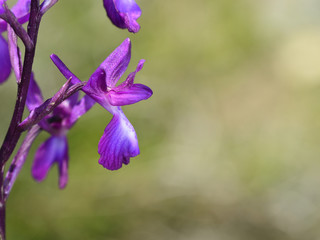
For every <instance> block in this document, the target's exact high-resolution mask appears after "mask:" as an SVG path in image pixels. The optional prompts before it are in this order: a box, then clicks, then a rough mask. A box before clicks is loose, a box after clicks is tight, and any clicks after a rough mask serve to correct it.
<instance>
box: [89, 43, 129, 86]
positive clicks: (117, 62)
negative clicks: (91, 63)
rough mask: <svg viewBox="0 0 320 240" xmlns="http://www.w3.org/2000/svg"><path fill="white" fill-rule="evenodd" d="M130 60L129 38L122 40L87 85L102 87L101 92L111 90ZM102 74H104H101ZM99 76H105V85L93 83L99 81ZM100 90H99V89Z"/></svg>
mask: <svg viewBox="0 0 320 240" xmlns="http://www.w3.org/2000/svg"><path fill="white" fill-rule="evenodd" d="M130 58H131V41H130V39H129V38H127V39H126V40H124V41H123V42H122V43H121V45H120V46H119V47H117V48H116V49H115V50H114V51H113V52H112V53H111V54H110V55H109V56H108V57H107V58H106V59H105V60H104V61H103V62H102V63H101V65H100V66H99V67H98V69H97V70H96V71H95V72H94V74H93V75H92V77H90V79H89V81H88V85H92V86H97V87H104V88H105V89H102V90H103V91H107V88H106V87H108V88H113V87H114V86H115V85H116V84H117V82H118V80H119V79H120V77H121V76H122V75H123V73H124V72H125V71H126V69H127V67H128V65H129V62H130ZM103 72H104V73H103ZM99 74H105V85H106V86H101V84H99V85H98V84H97V83H94V82H96V81H100V78H99V77H97V76H98V75H99ZM99 90H100V89H99Z"/></svg>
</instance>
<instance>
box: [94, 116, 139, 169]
mask: <svg viewBox="0 0 320 240" xmlns="http://www.w3.org/2000/svg"><path fill="white" fill-rule="evenodd" d="M98 153H99V154H100V159H99V163H100V164H101V165H102V166H103V167H105V168H107V169H109V170H117V169H119V168H121V167H122V164H128V163H129V162H130V157H135V156H137V155H138V154H139V153H140V150H139V145H138V139H137V135H136V132H135V130H134V128H133V127H132V125H131V123H130V122H129V120H128V119H127V118H126V116H125V115H124V114H123V113H122V112H118V114H116V115H114V116H113V118H112V120H111V122H110V123H109V124H108V125H107V127H106V128H105V130H104V134H103V136H102V137H101V139H100V142H99V146H98Z"/></svg>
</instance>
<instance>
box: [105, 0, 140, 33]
mask: <svg viewBox="0 0 320 240" xmlns="http://www.w3.org/2000/svg"><path fill="white" fill-rule="evenodd" d="M103 5H104V8H105V9H106V12H107V15H108V17H109V18H110V20H111V22H112V23H113V24H114V25H115V26H117V27H119V28H127V29H128V31H129V32H133V33H136V32H138V31H139V30H140V25H139V24H138V23H137V19H138V18H139V17H140V16H141V9H140V7H139V6H138V4H136V2H135V1H134V0H103Z"/></svg>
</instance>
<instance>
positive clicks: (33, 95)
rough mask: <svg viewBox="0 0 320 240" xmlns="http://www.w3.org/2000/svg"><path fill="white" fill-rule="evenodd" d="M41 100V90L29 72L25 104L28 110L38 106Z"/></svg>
mask: <svg viewBox="0 0 320 240" xmlns="http://www.w3.org/2000/svg"><path fill="white" fill-rule="evenodd" d="M42 102H43V97H42V94H41V90H40V88H39V86H38V84H37V83H36V81H35V79H34V75H33V73H32V74H31V78H30V83H29V89H28V95H27V100H26V105H27V108H28V109H29V111H30V112H31V111H32V110H33V109H35V108H36V107H38V106H40V105H41V104H42Z"/></svg>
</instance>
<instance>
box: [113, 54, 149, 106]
mask: <svg viewBox="0 0 320 240" xmlns="http://www.w3.org/2000/svg"><path fill="white" fill-rule="evenodd" d="M144 62H145V60H140V61H139V64H138V66H137V68H136V70H135V71H134V72H132V73H130V74H129V76H128V77H127V80H126V81H124V82H123V83H122V84H120V85H119V86H117V87H115V88H113V89H112V90H110V91H109V92H108V95H107V97H108V101H109V103H110V104H111V105H113V106H123V105H129V104H133V103H136V102H139V101H141V100H146V99H148V98H149V97H151V96H152V90H151V89H150V88H149V87H147V86H145V85H142V84H133V82H134V78H135V76H136V74H137V72H139V71H140V70H141V69H142V67H143V64H144Z"/></svg>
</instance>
